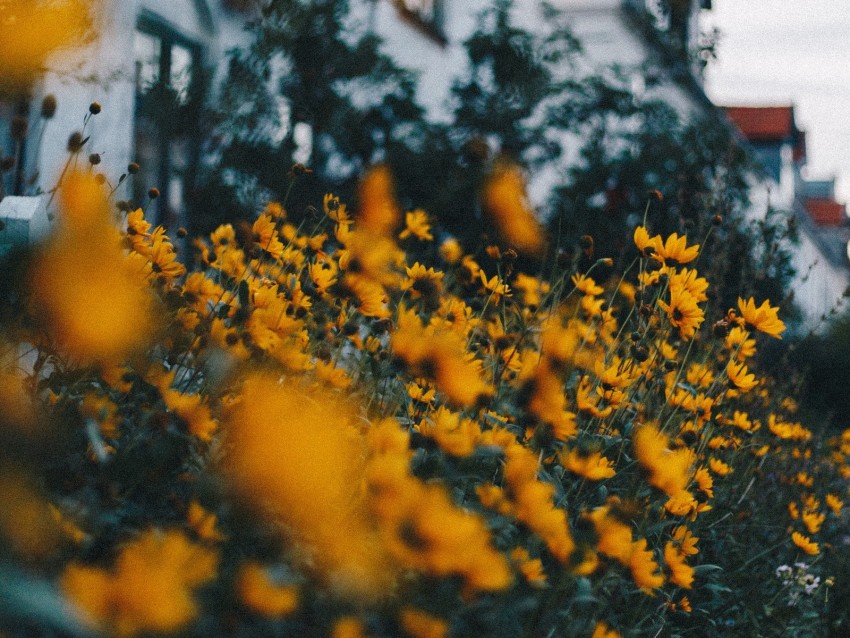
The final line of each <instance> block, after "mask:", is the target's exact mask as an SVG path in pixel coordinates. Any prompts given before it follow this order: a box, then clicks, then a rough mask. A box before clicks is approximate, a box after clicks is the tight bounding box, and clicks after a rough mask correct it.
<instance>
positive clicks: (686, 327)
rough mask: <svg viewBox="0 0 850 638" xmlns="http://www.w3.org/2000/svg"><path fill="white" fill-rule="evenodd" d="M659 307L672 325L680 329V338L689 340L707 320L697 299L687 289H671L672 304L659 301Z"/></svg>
mask: <svg viewBox="0 0 850 638" xmlns="http://www.w3.org/2000/svg"><path fill="white" fill-rule="evenodd" d="M658 305H659V306H661V308H662V309H663V310H664V311H665V312H666V313H667V316H668V317H669V319H670V323H671V324H673V325H674V326H675V327H676V328H678V329H679V336H680V337H681V338H682V339H684V340H686V341H687V340H688V339H690V338H691V337H692V336H694V333H696V331H697V330H698V329H699V327H700V325H701V324H702V322H703V321H704V320H705V315H704V313H703V311H702V308H700V307H699V305H698V303H697V300H696V298H694V296H693V295H692V294H691V293H690V292H688V290H687V289H685V288H679V287H676V288H671V289H670V303H669V304H668V303H665V302H663V301H659V302H658Z"/></svg>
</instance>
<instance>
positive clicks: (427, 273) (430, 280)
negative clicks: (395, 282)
mask: <svg viewBox="0 0 850 638" xmlns="http://www.w3.org/2000/svg"><path fill="white" fill-rule="evenodd" d="M406 272H407V279H405V280H404V281H403V282H402V284H401V289H402V290H407V291H408V292H409V293H410V296H411V297H412V298H413V299H424V300H425V301H426V302H428V304H429V305H432V306H433V307H434V308H436V307H437V306H439V305H440V293H442V291H443V275H444V273H442V272H439V271H436V270H434V269H433V268H425V266H423V265H422V264H420V263H419V262H418V261H417V262H416V263H415V264H413V265H412V266H410V267H409V268H407V271H406Z"/></svg>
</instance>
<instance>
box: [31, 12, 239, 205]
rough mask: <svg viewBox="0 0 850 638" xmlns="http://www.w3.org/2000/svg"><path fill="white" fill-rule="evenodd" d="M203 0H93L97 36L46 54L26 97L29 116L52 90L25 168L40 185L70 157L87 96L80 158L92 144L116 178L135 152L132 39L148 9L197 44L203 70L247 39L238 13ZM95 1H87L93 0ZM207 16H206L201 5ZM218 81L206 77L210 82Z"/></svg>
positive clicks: (217, 71) (50, 181)
mask: <svg viewBox="0 0 850 638" xmlns="http://www.w3.org/2000/svg"><path fill="white" fill-rule="evenodd" d="M204 3H205V0H102V1H101V0H98V2H97V10H96V13H95V30H96V33H97V37H96V38H95V40H94V41H93V42H92V44H91V45H89V46H88V47H86V48H84V49H80V50H75V51H71V52H70V53H69V52H63V54H62V57H61V58H56V57H54V59H52V60H50V62H49V65H48V66H49V68H51V71H50V72H49V73H47V74H46V75H45V77H44V79H43V81H42V82H41V83H40V84H39V86H38V89H37V91H36V95H35V98H34V99H33V101H32V108H33V112H32V114H31V118H30V119H31V121H33V122H36V121H37V120H38V110H39V108H40V104H41V98H42V97H43V96H45V95H47V94H51V93H52V94H54V95H56V96H57V98H58V103H57V109H56V115H55V117H54V118H53V120H51V121H49V122H48V123H47V127H46V129H45V135H44V137H43V140H42V144H41V149H40V151H39V152H38V153H37V154H36V152H35V149H29V152H28V157H27V160H28V166H27V173H28V174H30V175H32V174H34V173H36V172H37V173H38V176H39V177H38V182H37V184H38V186H40V187H41V189H42V190H49V189H51V188H52V187H53V186H54V185H55V184H56V183H57V181H58V179H59V176H60V174H61V173H62V170H63V168H64V166H65V162H66V160H67V157H68V153H67V141H68V136H69V135H70V134H71V133H72V132H74V131H80V130H82V127H83V118H84V116H85V115H86V114H87V113H88V107H89V104H91V103H92V102H99V103H100V104H101V106H102V109H103V110H102V111H101V113H100V114H98V115H96V116H94V117H92V118H91V120H90V122H89V123H88V125H87V126H86V129H85V134H86V135H87V136H90V141H89V143H88V144H87V146H86V151H85V153H84V154H83V155H82V156H81V157H80V158H79V160H80V161H81V162H83V163H84V164H85V165H87V163H88V162H87V159H86V158H87V156H88V153H90V152H96V153H99V154H100V155H101V158H102V163H101V165H100V166H99V169H98V170H99V172H102V173H104V174H105V175H106V176H107V177H108V178H109V179H110V180H117V179H118V177H119V176H120V175H121V174H122V173H124V172H126V170H127V165H128V164H129V163H130V162H131V161H133V160H134V157H133V123H134V115H135V95H136V94H135V83H134V82H135V61H134V56H133V42H134V35H135V32H136V25H137V22H138V18H139V16H140V15H142V14H146V15H150V16H154V17H156V18H157V19H160V20H162V21H163V22H164V23H165V24H167V25H168V26H169V27H171V28H173V29H174V30H175V31H176V32H178V33H180V34H181V35H182V36H184V37H186V38H187V39H189V40H191V41H193V42H196V43H198V44H199V45H201V47H202V60H203V61H202V64H203V66H204V67H205V69H206V71H207V72H208V73H210V74H211V75H213V76H216V77H218V78H220V77H221V76H222V73H223V71H224V70H225V68H226V56H225V52H226V51H227V50H228V49H230V48H232V47H234V46H236V45H238V44H240V43H242V42H247V41H248V38H247V34H246V33H245V32H244V29H243V26H242V25H243V23H244V19H240V18H239V17H238V16H234V15H232V14H230V13H228V12H226V11H225V10H224V9H222V8H221V7H220V3H219V2H218V1H217V0H216V1H210V2H206V3H205V4H204ZM94 4H95V3H93V5H94ZM205 12H208V16H209V17H211V18H212V20H211V22H210V21H209V20H207V19H205V16H204V13H205ZM216 84H217V83H212V86H215V85H216Z"/></svg>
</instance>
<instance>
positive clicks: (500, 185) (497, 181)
mask: <svg viewBox="0 0 850 638" xmlns="http://www.w3.org/2000/svg"><path fill="white" fill-rule="evenodd" d="M482 203H483V205H484V210H485V212H486V213H488V215H489V216H490V219H491V220H492V222H493V225H494V226H495V227H496V230H497V231H498V232H499V234H500V235H501V236H502V237H503V238H504V240H505V242H506V243H507V244H508V245H509V246H510V247H512V248H516V249H517V251H519V252H520V253H524V254H527V255H532V256H536V255H539V254H540V253H541V252H542V251H543V248H544V246H545V241H544V239H543V231H542V229H541V227H540V224H539V223H538V221H537V218H536V217H535V215H534V212H533V211H532V210H531V205H530V204H529V203H528V199H527V197H526V193H525V180H524V179H523V176H522V172H521V171H520V169H519V167H518V166H516V165H515V164H511V163H507V162H504V163H501V164H499V165H498V166H497V167H496V168H495V169H494V170H493V173H492V174H491V175H490V177H489V178H488V179H487V181H486V182H485V184H484V190H483V192H482Z"/></svg>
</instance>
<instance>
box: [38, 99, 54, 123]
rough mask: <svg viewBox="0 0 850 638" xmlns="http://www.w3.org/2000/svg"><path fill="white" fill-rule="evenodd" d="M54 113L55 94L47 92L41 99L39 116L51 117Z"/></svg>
mask: <svg viewBox="0 0 850 638" xmlns="http://www.w3.org/2000/svg"><path fill="white" fill-rule="evenodd" d="M54 115H56V96H55V95H53V94H52V93H48V94H47V95H45V96H44V99H43V100H42V101H41V117H43V118H44V119H45V120H49V119H51V118H52V117H53V116H54Z"/></svg>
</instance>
